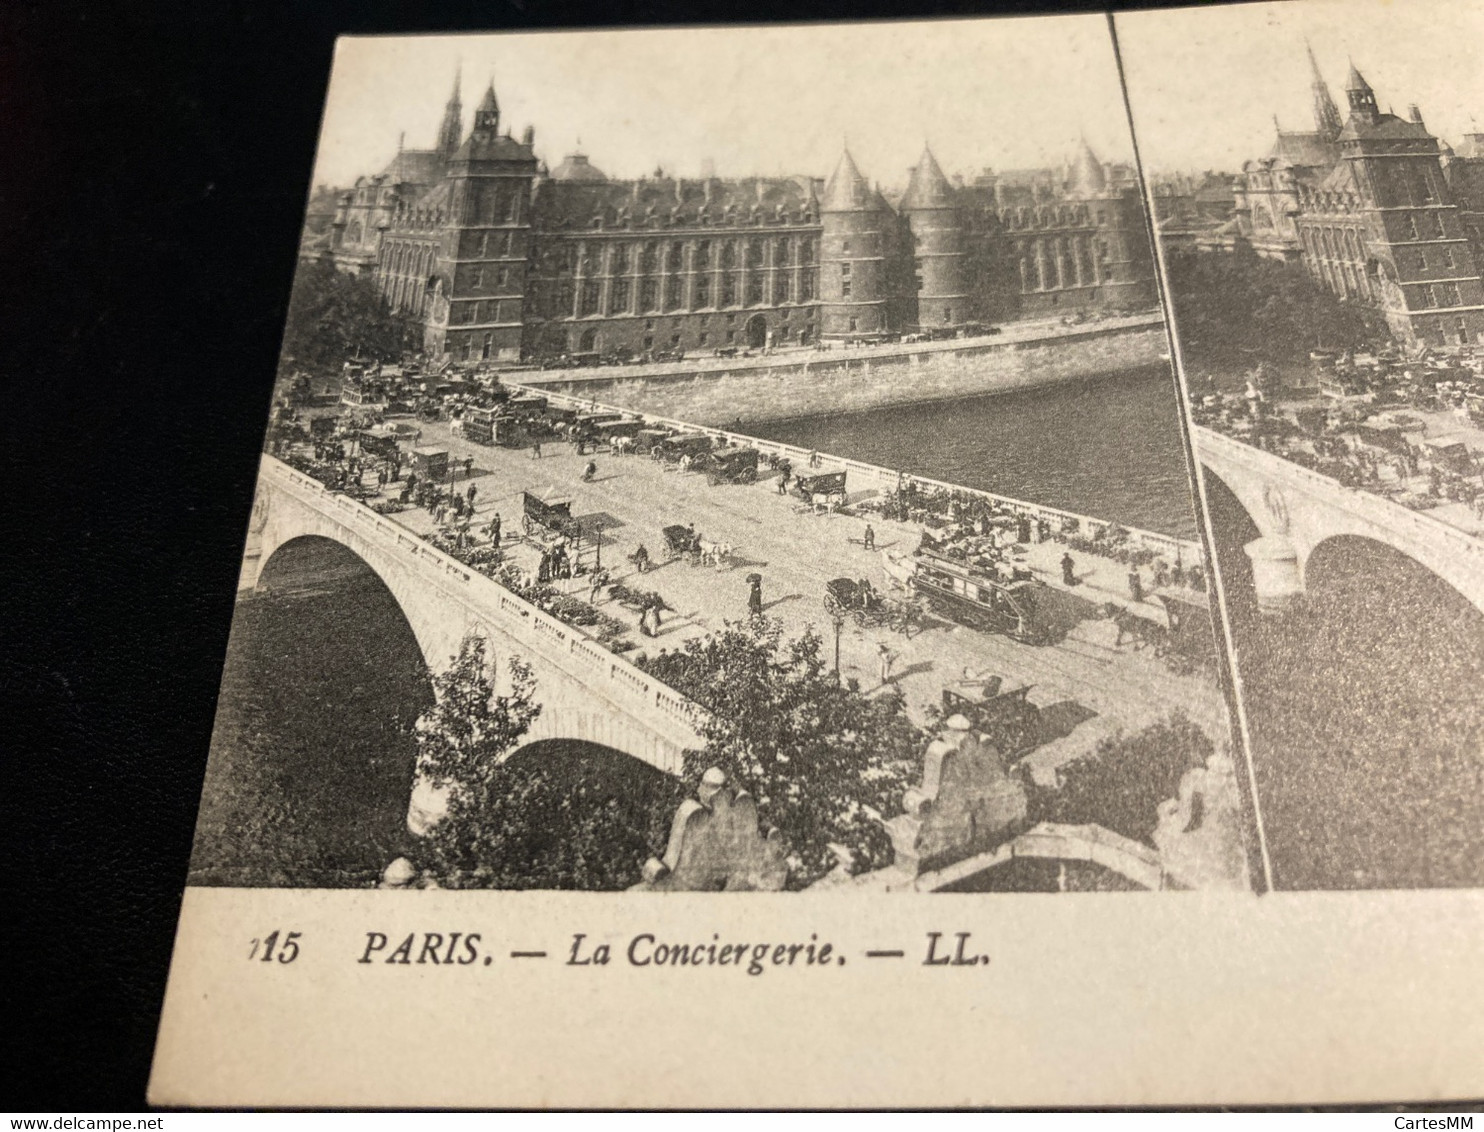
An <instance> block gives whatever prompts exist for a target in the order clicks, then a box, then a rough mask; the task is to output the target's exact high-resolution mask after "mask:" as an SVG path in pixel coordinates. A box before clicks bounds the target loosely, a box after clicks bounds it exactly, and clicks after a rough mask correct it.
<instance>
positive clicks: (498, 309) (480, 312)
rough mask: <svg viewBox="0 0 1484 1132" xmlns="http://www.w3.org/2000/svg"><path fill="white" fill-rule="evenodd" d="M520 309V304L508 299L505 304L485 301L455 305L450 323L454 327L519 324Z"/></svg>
mask: <svg viewBox="0 0 1484 1132" xmlns="http://www.w3.org/2000/svg"><path fill="white" fill-rule="evenodd" d="M520 307H521V304H520V302H519V301H518V300H514V299H507V300H506V301H505V302H503V303H501V302H498V301H497V300H494V299H484V300H481V301H480V302H477V303H455V304H453V306H452V307H451V308H450V310H449V313H448V321H449V323H450V325H454V326H458V325H461V324H462V325H468V324H469V323H476V324H478V323H486V322H519V321H520Z"/></svg>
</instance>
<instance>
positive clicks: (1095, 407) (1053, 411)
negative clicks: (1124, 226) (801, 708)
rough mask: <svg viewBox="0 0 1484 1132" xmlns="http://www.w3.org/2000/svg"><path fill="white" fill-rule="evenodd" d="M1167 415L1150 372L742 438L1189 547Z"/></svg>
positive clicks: (1172, 404)
mask: <svg viewBox="0 0 1484 1132" xmlns="http://www.w3.org/2000/svg"><path fill="white" fill-rule="evenodd" d="M1178 413H1179V403H1178V401H1177V400H1176V396H1175V389H1174V385H1173V383H1172V380H1171V378H1170V374H1169V371H1168V370H1167V369H1165V368H1164V367H1156V368H1152V369H1143V370H1135V371H1132V372H1130V373H1126V374H1118V375H1115V376H1109V377H1101V378H1097V379H1094V380H1088V381H1078V382H1071V383H1066V384H1061V385H1049V386H1044V387H1042V388H1038V389H1027V390H1023V391H1019V392H1015V393H998V394H991V395H988V396H984V397H970V398H964V399H962V400H954V401H931V402H927V403H924V404H920V405H905V406H901V405H897V406H891V407H889V408H882V409H873V410H871V411H869V412H853V413H840V414H834V415H830V416H817V417H802V418H797V419H794V420H785V421H770V422H766V423H762V424H753V425H748V426H746V429H747V431H748V432H750V433H751V434H752V435H754V436H759V437H762V438H764V439H767V440H776V441H780V442H782V443H786V444H794V445H797V446H798V447H800V448H809V449H813V450H816V451H819V452H831V453H834V454H835V455H838V456H847V457H850V458H851V459H855V460H860V461H862V462H864V463H868V464H879V465H883V466H885V467H888V468H897V469H900V470H902V471H904V472H907V473H909V474H912V475H919V476H925V477H928V478H931V479H938V480H946V481H947V482H949V483H958V484H963V485H964V486H965V487H977V488H980V489H982V490H984V491H992V492H996V493H997V494H1000V495H1008V496H1011V497H1013V498H1016V499H1025V500H1029V501H1030V502H1032V503H1042V504H1046V505H1047V506H1051V507H1059V508H1062V509H1063V510H1067V511H1076V512H1078V513H1080V514H1083V515H1091V516H1093V517H1095V518H1099V519H1116V520H1117V521H1118V522H1120V523H1123V524H1124V525H1125V526H1131V527H1143V528H1144V529H1146V530H1154V531H1159V532H1161V533H1163V534H1169V535H1178V536H1182V537H1186V538H1195V537H1196V533H1197V528H1196V522H1195V511H1194V508H1193V506H1192V504H1191V498H1190V478H1189V473H1188V471H1187V468H1186V461H1185V454H1184V449H1183V447H1182V443H1181V439H1180V425H1179V420H1178V416H1177V414H1178Z"/></svg>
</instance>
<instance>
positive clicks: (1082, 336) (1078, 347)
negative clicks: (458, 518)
mask: <svg viewBox="0 0 1484 1132" xmlns="http://www.w3.org/2000/svg"><path fill="white" fill-rule="evenodd" d="M1167 348H1168V343H1167V340H1166V337H1165V330H1164V322H1163V320H1162V319H1161V317H1160V316H1159V315H1158V314H1139V315H1129V316H1125V317H1121V318H1112V319H1103V320H1101V321H1098V322H1089V323H1081V324H1077V325H1073V326H1063V325H1061V324H1059V323H1048V322H1035V323H1022V324H1011V325H1009V326H1006V327H1004V328H1003V329H1002V331H1001V332H1000V333H999V334H995V335H986V336H982V337H978V338H970V339H956V340H953V341H947V342H923V343H915V344H903V343H888V344H884V345H880V346H864V347H852V348H846V347H839V348H837V349H834V350H823V351H816V350H796V351H791V352H788V353H778V354H772V355H766V356H759V357H753V358H730V359H715V358H710V359H695V360H689V361H686V362H678V363H665V364H660V365H652V366H615V367H611V368H607V367H605V368H603V369H580V370H560V371H557V370H533V371H529V372H524V373H520V374H510V375H508V377H509V378H515V379H516V380H518V381H520V383H521V384H523V385H526V386H529V387H531V388H533V389H535V390H537V391H540V392H544V393H561V394H566V395H568V396H572V397H576V398H580V399H596V400H599V401H603V402H606V403H607V404H610V405H616V406H620V407H622V408H625V409H629V410H631V411H634V412H640V413H644V414H646V415H650V414H653V415H658V416H664V417H672V418H678V419H682V420H685V421H688V422H690V423H692V424H698V425H713V426H716V425H729V424H732V425H734V424H736V423H737V422H738V421H741V422H744V423H757V422H761V421H776V420H787V419H790V418H795V417H807V416H815V415H819V414H824V413H840V412H856V411H862V410H869V409H879V408H883V407H887V406H891V405H908V404H918V403H924V402H931V401H946V400H955V399H958V398H963V397H974V396H983V395H985V394H990V393H1005V392H1010V391H1013V390H1019V389H1031V388H1035V387H1037V386H1044V385H1054V384H1057V383H1060V382H1067V381H1082V380H1087V379H1089V378H1096V377H1103V376H1107V375H1109V374H1116V373H1125V372H1128V371H1130V370H1135V369H1139V368H1142V367H1146V366H1150V365H1157V364H1160V363H1161V362H1162V361H1163V360H1164V357H1165V354H1166V351H1167Z"/></svg>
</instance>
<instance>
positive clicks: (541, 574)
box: [536, 550, 551, 583]
mask: <svg viewBox="0 0 1484 1132" xmlns="http://www.w3.org/2000/svg"><path fill="white" fill-rule="evenodd" d="M536 581H537V582H540V583H545V582H549V581H551V551H549V550H543V551H542V552H541V562H540V563H539V564H538V565H537V567H536Z"/></svg>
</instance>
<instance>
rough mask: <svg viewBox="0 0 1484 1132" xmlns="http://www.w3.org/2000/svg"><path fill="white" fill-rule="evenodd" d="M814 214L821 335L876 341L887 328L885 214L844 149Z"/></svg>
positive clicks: (884, 207) (880, 202)
mask: <svg viewBox="0 0 1484 1132" xmlns="http://www.w3.org/2000/svg"><path fill="white" fill-rule="evenodd" d="M819 213H820V255H819V300H820V311H819V323H820V335H821V336H822V337H824V338H832V339H836V340H838V339H845V338H876V337H880V336H881V335H883V334H885V333H886V329H887V317H886V306H887V279H886V226H887V221H888V216H887V209H886V205H885V202H883V201H882V200H881V197H880V195H879V194H878V193H876V192H874V191H873V190H872V189H871V186H870V185H869V184H867V183H866V179H865V178H864V177H862V176H861V172H860V170H859V169H857V168H856V165H855V161H854V159H852V158H851V156H850V152H849V151H848V150H847V151H846V152H844V153H842V154H841V155H840V163H839V164H838V165H837V166H835V172H834V174H833V175H832V176H831V177H830V179H829V182H828V183H827V184H826V185H825V187H824V199H823V200H821V201H820V204H819Z"/></svg>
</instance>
